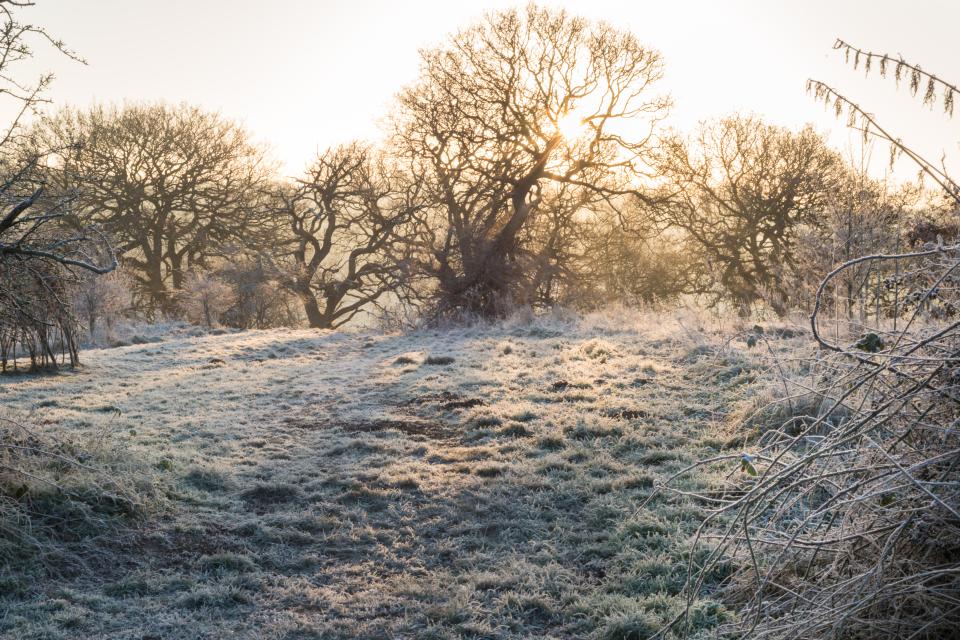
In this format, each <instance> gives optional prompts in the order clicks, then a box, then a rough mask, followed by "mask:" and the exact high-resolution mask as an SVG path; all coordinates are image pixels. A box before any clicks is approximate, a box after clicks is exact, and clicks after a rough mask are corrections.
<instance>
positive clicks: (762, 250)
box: [649, 116, 843, 311]
mask: <svg viewBox="0 0 960 640" xmlns="http://www.w3.org/2000/svg"><path fill="white" fill-rule="evenodd" d="M656 166H657V169H658V171H659V173H660V175H661V177H662V184H661V192H660V196H661V197H660V198H659V200H657V201H656V202H654V203H653V204H652V205H651V206H649V211H650V213H651V214H652V215H653V216H654V218H655V219H656V220H657V221H658V222H659V223H660V224H662V225H663V226H664V227H666V228H675V229H680V230H682V231H683V234H684V238H685V240H686V241H687V243H688V246H689V247H690V250H691V252H693V253H694V254H696V255H699V256H701V258H702V263H704V264H705V265H706V266H707V268H706V269H703V271H702V273H703V276H704V281H703V282H702V284H701V288H702V289H703V290H704V291H711V290H713V291H715V290H716V289H715V287H717V286H719V287H720V290H721V291H722V293H723V295H724V296H727V297H729V298H730V299H731V300H732V301H733V302H734V303H735V304H736V305H738V306H739V307H740V308H741V309H743V310H745V309H747V308H748V307H749V306H750V305H751V304H753V303H754V302H757V301H758V300H761V299H765V300H766V302H768V303H770V304H771V305H772V306H774V308H776V309H777V310H778V311H782V310H783V306H782V296H783V294H784V291H783V290H782V288H781V287H780V283H779V275H780V270H781V268H782V267H783V266H784V265H789V264H791V263H793V261H794V259H795V251H796V230H797V229H798V227H799V226H800V225H801V224H804V223H809V222H812V221H814V219H815V218H816V216H817V215H818V213H819V212H820V211H821V209H822V208H823V207H824V205H825V204H826V202H827V200H828V197H829V194H830V193H831V192H832V190H833V189H834V188H835V186H836V185H837V183H838V180H839V178H840V176H841V175H842V170H843V163H842V160H841V158H840V157H839V156H838V155H837V154H836V152H834V151H832V150H830V149H829V148H828V147H827V146H826V144H825V142H824V141H823V139H822V138H821V137H820V136H819V135H818V134H817V133H816V132H814V131H813V130H812V129H811V128H809V127H807V128H805V129H803V130H801V131H799V132H796V133H794V132H792V131H789V130H788V129H784V128H782V127H776V126H772V125H768V124H765V123H763V122H760V121H758V120H757V119H755V118H752V117H742V116H735V117H730V118H724V119H722V120H719V121H717V122H715V123H711V124H705V125H702V126H701V127H700V129H699V131H698V132H697V133H696V134H695V135H694V136H693V137H692V138H691V139H689V140H688V139H684V138H683V137H680V136H673V137H670V138H666V139H665V140H664V141H663V144H662V146H661V151H660V153H659V154H658V157H657V161H656Z"/></svg>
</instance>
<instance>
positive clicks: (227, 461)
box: [0, 322, 755, 640]
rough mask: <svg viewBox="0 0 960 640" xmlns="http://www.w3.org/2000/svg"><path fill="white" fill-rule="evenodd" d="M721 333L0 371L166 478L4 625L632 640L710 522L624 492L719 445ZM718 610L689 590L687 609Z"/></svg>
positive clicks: (547, 338) (700, 618) (1, 385)
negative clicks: (116, 541) (120, 534)
mask: <svg viewBox="0 0 960 640" xmlns="http://www.w3.org/2000/svg"><path fill="white" fill-rule="evenodd" d="M710 342H711V339H710V338H707V337H701V338H698V339H697V340H696V341H695V339H694V338H691V337H689V336H688V335H687V334H686V333H684V332H682V331H680V330H679V329H676V328H673V326H665V325H663V324H661V325H660V326H655V327H653V328H649V327H648V328H646V329H629V328H626V329H625V328H621V327H616V326H609V325H608V326H604V325H603V324H602V323H601V324H600V325H597V326H587V325H586V323H581V324H568V325H564V324H561V323H556V322H555V323H552V324H551V323H546V322H543V323H538V324H536V325H534V326H532V327H531V326H527V327H524V326H520V325H517V326H513V327H510V326H503V327H496V328H476V329H462V330H456V331H450V332H437V333H426V332H424V333H417V334H413V335H408V336H399V337H398V336H386V337H366V336H351V335H342V334H341V335H334V334H323V333H317V332H308V331H287V332H247V333H241V334H227V335H221V336H209V337H204V338H191V339H180V340H174V341H170V342H163V343H157V344H149V345H140V346H134V347H125V348H118V349H111V350H104V351H98V352H89V353H87V354H86V355H85V362H86V366H85V367H84V369H83V370H82V371H80V372H77V373H74V374H67V375H64V376H58V377H39V378H18V379H13V378H10V379H3V380H0V403H2V404H3V405H4V406H5V407H14V408H16V409H18V410H20V411H29V410H31V409H35V410H36V412H37V413H36V415H37V416H43V419H45V420H48V421H51V422H53V423H55V424H58V425H61V426H62V427H63V428H64V429H66V430H76V431H78V432H83V433H93V432H103V433H105V435H107V436H108V437H109V438H111V439H121V440H122V441H123V442H124V443H125V447H126V448H127V450H128V451H129V452H130V454H131V455H133V456H135V457H137V458H139V459H143V460H149V461H151V464H152V465H154V467H155V468H156V469H157V474H158V475H159V477H160V482H161V483H162V484H163V486H165V487H169V498H168V500H169V504H168V507H167V508H166V510H165V512H164V515H163V516H162V517H161V518H160V519H159V520H158V521H155V522H153V523H150V524H148V525H147V527H146V530H145V531H142V532H138V533H137V534H136V535H135V536H133V537H132V538H131V540H130V544H128V545H125V546H124V548H119V549H115V550H113V554H114V555H113V558H112V561H111V562H109V563H107V565H108V566H99V567H98V568H97V569H96V570H95V571H94V573H93V574H92V575H91V574H81V575H76V576H73V577H65V578H60V579H57V580H51V581H49V582H45V583H44V582H41V583H36V584H31V585H29V588H27V589H26V590H20V595H19V596H15V597H7V598H5V599H3V600H0V606H2V608H3V609H5V611H6V615H4V616H0V632H2V633H3V634H5V636H4V637H10V638H13V637H16V638H79V637H84V638H93V637H109V638H141V639H145V638H191V639H192V638H223V637H237V638H284V639H288V640H293V639H294V638H353V637H360V638H389V637H401V638H461V637H470V638H529V637H538V638H579V637H603V638H644V637H646V635H647V634H648V633H649V631H650V630H651V629H653V628H655V627H656V626H657V625H658V624H659V623H660V622H661V621H663V620H665V619H667V618H669V617H671V615H672V614H673V612H674V611H676V608H677V607H679V606H681V599H680V598H679V597H678V593H679V591H680V589H681V587H682V585H683V582H684V578H685V572H686V559H687V558H688V557H689V554H690V552H691V549H690V544H689V542H688V538H689V535H690V533H691V531H692V530H693V529H694V528H695V526H696V524H697V522H698V520H699V518H700V517H701V516H702V512H701V510H700V507H698V506H697V505H694V504H690V503H687V502H684V501H682V500H677V499H675V498H667V497H664V498H657V499H655V501H654V502H653V503H652V505H651V507H650V508H649V509H648V510H645V511H642V512H640V513H639V514H636V510H637V507H638V505H639V504H640V503H641V502H642V501H643V500H644V498H646V497H647V496H648V495H649V494H650V492H651V491H652V486H653V485H654V483H656V482H657V481H658V480H661V479H663V478H664V477H665V476H667V475H669V474H670V473H672V472H674V471H675V470H677V469H679V468H681V467H682V466H684V465H685V464H686V463H688V462H689V461H691V460H692V459H694V458H695V457H698V456H700V455H704V454H709V453H712V452H715V451H716V449H717V448H718V447H719V446H720V445H721V442H720V441H719V440H718V439H717V438H716V437H715V435H711V434H715V433H716V431H715V430H714V429H712V428H711V425H712V424H715V423H718V422H720V421H722V419H723V414H724V413H725V412H726V411H728V410H729V408H730V407H731V406H732V404H733V402H734V401H735V399H736V398H738V397H740V395H741V394H742V392H743V383H744V382H747V381H749V380H751V379H752V377H753V376H754V375H755V372H754V371H753V369H752V365H751V364H750V362H749V361H748V360H747V359H746V358H745V357H744V356H741V355H736V354H735V353H732V352H730V351H725V352H724V354H725V355H718V354H717V353H716V352H715V350H714V349H713V347H712V346H710V344H709V343H710ZM635 514H636V515H635ZM719 577H720V576H717V578H719ZM21 586H22V585H21ZM726 615H727V612H726V611H725V610H724V609H723V608H722V607H721V606H719V605H716V604H714V603H712V602H709V601H703V602H701V603H698V605H697V608H696V615H695V617H694V621H695V624H696V625H697V626H698V628H703V629H706V628H709V627H710V626H712V625H713V624H716V622H717V621H718V620H720V619H722V618H723V617H724V616H726Z"/></svg>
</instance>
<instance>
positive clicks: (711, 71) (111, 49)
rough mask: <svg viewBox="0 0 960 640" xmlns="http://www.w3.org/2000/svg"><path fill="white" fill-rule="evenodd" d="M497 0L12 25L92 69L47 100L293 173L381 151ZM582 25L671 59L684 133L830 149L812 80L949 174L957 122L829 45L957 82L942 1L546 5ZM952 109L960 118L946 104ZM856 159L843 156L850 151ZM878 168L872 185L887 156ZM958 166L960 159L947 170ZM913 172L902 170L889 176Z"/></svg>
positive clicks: (34, 13) (131, 15)
mask: <svg viewBox="0 0 960 640" xmlns="http://www.w3.org/2000/svg"><path fill="white" fill-rule="evenodd" d="M516 4H522V3H517V2H510V1H500V0H482V1H473V2H452V1H449V0H448V1H446V2H443V1H434V0H405V1H402V2H401V1H399V0H397V1H394V2H390V1H386V0H353V1H349V2H348V1H344V2H339V1H330V0H266V1H265V0H257V1H254V0H166V1H164V2H158V1H157V0H37V5H36V6H35V7H32V8H29V9H25V10H23V11H22V13H21V19H22V20H23V21H28V22H32V23H35V24H39V25H43V26H44V27H46V28H47V30H48V31H49V32H50V33H51V34H53V35H54V36H55V37H58V38H62V39H63V40H64V41H65V42H66V43H67V44H68V45H69V46H70V47H71V48H73V49H74V50H76V51H77V52H78V53H80V54H81V55H82V56H83V57H85V58H86V59H87V61H88V62H89V65H88V66H82V65H79V64H75V63H71V62H70V61H67V60H64V59H61V58H59V57H58V56H55V55H53V53H52V52H51V51H49V50H48V49H47V48H45V47H40V46H37V47H36V49H37V53H38V58H39V63H38V64H39V66H40V68H42V69H45V70H50V71H53V72H54V73H55V74H56V76H57V79H56V82H55V84H54V85H53V88H52V91H51V93H50V96H51V97H52V98H53V100H54V101H55V104H58V105H65V104H70V105H73V106H80V107H84V106H89V105H91V104H92V103H94V102H97V101H100V102H122V101H124V100H133V101H153V100H164V101H168V102H173V103H176V102H181V101H182V102H188V103H193V104H197V105H200V106H203V107H205V108H208V109H212V110H216V111H219V112H221V113H222V114H224V115H225V116H227V117H230V118H232V119H235V120H238V121H240V122H241V123H243V124H244V125H245V126H246V127H247V128H248V129H249V130H250V131H251V132H252V133H253V135H254V136H255V138H256V139H257V140H258V141H260V142H264V143H267V144H269V145H270V146H271V147H272V149H273V154H274V156H275V157H276V159H277V160H279V161H280V163H281V165H282V166H283V169H284V171H285V172H286V173H288V174H294V173H299V172H300V170H301V169H302V168H303V167H304V166H305V165H306V164H307V163H308V162H309V160H310V159H311V158H312V157H314V156H315V155H316V153H317V151H318V150H319V149H322V148H324V147H326V146H329V145H333V144H338V143H342V142H346V141H349V140H351V139H355V138H361V139H370V140H376V139H377V138H378V137H379V136H380V130H379V129H378V126H379V125H378V123H379V122H381V121H382V118H383V116H384V114H385V113H386V112H387V111H388V110H389V108H390V105H391V101H392V99H393V96H394V94H395V93H396V92H397V91H398V90H399V89H400V88H401V87H402V86H403V85H404V84H406V83H409V82H410V81H411V80H413V79H414V78H415V76H416V73H417V68H418V53H417V50H418V48H420V47H429V46H432V45H436V44H439V43H441V42H442V41H443V39H444V37H445V35H446V34H448V33H450V32H452V31H454V30H456V29H457V28H459V27H463V26H466V25H468V24H470V23H471V22H472V21H474V20H475V19H476V18H478V17H479V16H481V15H482V14H483V12H484V11H486V10H489V9H495V8H500V7H507V6H513V5H516ZM542 4H544V5H548V6H563V7H565V8H567V9H568V10H570V11H571V12H573V13H576V14H579V15H583V16H585V17H590V18H596V19H603V20H606V21H608V22H610V23H612V24H614V25H616V26H618V27H620V28H624V29H629V30H630V31H632V32H633V33H634V34H636V36H637V37H638V38H639V39H640V41H641V42H642V43H643V44H644V45H646V46H649V47H652V48H655V49H658V50H659V51H660V52H661V53H662V54H663V56H664V60H665V63H666V71H665V80H664V82H663V83H662V90H663V91H665V92H668V93H670V94H671V95H672V96H673V98H674V101H675V107H674V109H673V113H672V115H671V118H670V121H669V122H670V123H671V124H672V125H673V126H676V127H678V128H680V129H689V128H691V127H692V126H693V125H695V124H696V123H697V122H698V121H699V120H703V119H709V118H713V117H717V116H721V115H725V114H728V113H730V112H733V111H738V110H739V111H744V112H752V113H755V114H757V115H759V116H761V117H763V118H765V119H767V120H769V121H771V122H773V123H776V124H781V125H786V126H790V127H799V126H802V125H803V124H804V123H807V122H810V123H813V124H814V125H815V126H816V127H817V128H818V130H820V131H822V132H824V133H829V135H830V140H831V142H832V143H833V144H835V145H836V146H838V147H841V148H850V147H851V141H855V140H857V139H858V136H856V135H850V134H848V133H847V132H846V131H845V128H844V126H843V125H844V124H845V123H844V122H843V121H837V120H835V119H834V118H833V116H832V114H830V113H827V112H826V111H825V110H824V108H823V106H822V105H818V104H817V103H815V102H814V101H813V99H812V98H811V97H809V96H807V95H806V93H805V82H806V79H807V78H808V77H813V78H817V79H821V80H824V81H827V82H828V83H830V84H833V85H834V86H835V87H836V88H837V89H838V90H840V91H841V92H842V93H845V94H846V95H847V96H848V97H850V98H853V99H855V100H858V101H860V102H861V104H862V105H863V106H864V107H865V108H867V110H869V111H872V112H873V113H875V114H876V116H877V118H878V119H879V120H880V122H881V123H882V124H883V125H884V126H886V127H887V128H888V129H890V130H891V131H893V132H895V133H896V134H897V135H900V136H901V137H902V138H903V139H904V140H906V141H908V142H912V143H913V144H914V145H915V146H916V147H917V148H918V149H919V150H920V151H921V152H922V153H924V154H927V155H928V157H929V158H930V159H938V158H939V157H940V156H941V154H942V153H947V154H948V158H950V159H951V160H950V161H949V162H948V165H950V166H953V167H960V147H958V141H960V108H958V114H957V116H956V118H955V119H954V120H952V121H951V120H950V119H948V118H947V117H946V116H945V115H944V114H943V113H942V111H941V110H939V109H937V110H935V111H932V112H931V111H930V110H928V109H927V108H925V107H923V106H922V105H921V104H920V100H919V98H917V99H911V98H909V97H908V94H907V93H906V91H903V90H902V91H899V92H898V91H896V90H895V87H894V83H893V80H892V79H887V80H881V79H880V78H879V76H878V75H876V76H874V75H872V76H871V78H870V79H869V80H864V78H863V72H862V70H861V71H854V70H853V69H852V68H851V67H849V66H847V65H845V64H844V63H843V56H842V54H840V53H837V52H835V51H833V50H832V49H831V45H832V43H833V41H834V39H835V38H836V37H838V36H839V37H842V38H843V39H845V40H847V41H848V42H851V43H853V44H856V45H858V46H860V47H861V48H864V49H871V50H874V51H880V52H889V53H891V54H898V53H899V54H902V55H903V56H904V57H905V58H907V59H908V60H910V61H913V62H917V63H919V64H920V65H921V66H923V67H924V69H928V70H930V71H932V72H934V73H936V74H937V75H939V76H941V77H944V78H946V79H948V80H951V81H952V82H953V83H954V84H956V83H958V82H960V55H958V53H960V51H958V47H957V45H956V27H957V25H958V24H960V2H958V1H956V0H953V1H950V0H912V1H909V2H908V1H907V0H901V1H899V2H894V1H891V0H873V1H866V0H864V1H853V0H846V1H843V0H793V1H790V2H774V1H772V0H736V1H730V2H719V1H714V2H710V1H707V0H702V1H697V0H686V1H669V2H668V1H667V0H659V1H649V0H633V1H622V0H621V1H617V0H557V1H554V2H543V3H542ZM958 106H960V105H958ZM853 146H856V145H853ZM875 153H876V155H877V156H878V157H879V158H881V159H880V160H878V161H877V162H875V163H874V167H873V169H874V172H875V173H876V172H882V170H883V167H884V165H885V159H883V158H885V157H886V152H885V151H884V150H877V151H876V152H875ZM954 158H956V160H953V159H954ZM908 169H909V172H913V168H912V167H908V165H904V168H903V169H901V170H900V171H899V173H898V175H906V174H907V171H908Z"/></svg>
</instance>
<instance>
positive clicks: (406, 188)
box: [5, 6, 956, 331]
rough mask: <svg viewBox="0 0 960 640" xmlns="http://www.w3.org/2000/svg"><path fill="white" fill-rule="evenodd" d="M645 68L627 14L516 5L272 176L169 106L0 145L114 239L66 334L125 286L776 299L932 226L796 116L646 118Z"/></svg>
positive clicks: (211, 312)
mask: <svg viewBox="0 0 960 640" xmlns="http://www.w3.org/2000/svg"><path fill="white" fill-rule="evenodd" d="M662 74H663V63H662V60H661V58H660V55H659V54H658V53H657V52H656V51H653V50H651V49H648V48H645V47H643V46H642V45H641V44H640V43H639V42H638V41H637V39H636V38H635V37H634V36H633V35H631V34H629V33H627V32H623V31H620V30H617V29H615V28H613V27H611V26H609V25H607V24H603V23H599V24H597V23H591V22H588V21H585V20H582V19H579V18H576V17H572V16H569V15H567V14H566V13H563V12H557V11H551V10H546V9H540V8H537V7H535V6H529V7H527V8H525V9H520V10H511V11H505V12H501V13H496V14H491V15H489V16H488V17H487V18H486V19H485V20H484V21H482V22H480V23H479V24H477V25H475V26H473V27H471V28H469V29H466V30H464V31H461V32H459V33H457V34H455V35H454V36H452V37H451V38H450V39H449V41H448V42H447V43H446V44H445V45H443V46H441V47H439V48H437V49H434V50H429V51H426V52H424V53H423V60H422V66H421V72H420V76H419V79H418V80H417V81H416V82H415V83H413V84H412V85H411V86H409V87H407V88H405V89H404V90H403V91H402V92H401V93H400V94H399V96H398V99H397V101H396V104H395V107H394V109H393V111H392V113H391V114H390V117H389V124H388V132H387V133H388V135H387V136H386V138H385V140H384V141H383V142H382V143H380V144H377V145H370V144H364V143H360V142H356V143H351V144H347V145H343V146H340V147H336V148H333V149H329V150H327V151H325V152H323V153H322V154H320V156H319V157H318V158H317V159H316V160H315V161H314V162H313V163H312V164H311V165H310V166H309V167H308V168H307V169H306V171H305V172H304V173H303V175H301V176H300V177H298V178H296V179H284V178H282V177H281V176H280V175H279V173H278V171H277V169H276V167H275V166H274V165H273V164H272V163H271V162H270V160H269V155H268V152H267V150H266V149H264V148H262V147H260V146H258V145H256V144H255V143H253V142H252V141H251V138H250V136H249V134H248V133H247V132H246V131H245V130H244V129H243V128H242V127H240V126H238V125H237V124H236V123H233V122H231V121H229V120H227V119H225V118H223V117H221V116H220V115H217V114H215V113H209V112H205V111H203V110H200V109H198V108H195V107H192V106H188V105H166V104H127V105H124V106H96V107H93V108H91V109H85V110H78V109H64V110H61V111H60V112H58V113H54V114H53V115H50V116H49V117H46V118H43V119H42V120H40V121H39V122H37V123H36V124H35V125H33V126H32V128H31V129H30V130H29V131H28V132H27V133H26V134H25V135H24V136H22V139H20V140H19V141H18V144H16V145H7V146H6V147H5V149H6V152H7V155H8V156H10V158H9V159H8V163H9V164H10V165H11V166H17V167H29V172H28V173H29V175H28V176H25V178H24V179H25V180H26V181H27V182H29V183H30V184H36V185H42V187H43V189H44V193H45V194H46V197H54V198H59V200H58V202H61V203H63V204H62V205H58V206H64V207H68V208H69V212H70V214H71V215H72V216H74V217H75V218H76V220H77V221H78V224H81V225H83V226H84V228H93V229H98V230H100V231H102V233H103V234H104V236H105V237H106V238H108V239H109V241H110V242H111V244H112V246H113V247H114V249H115V251H116V253H117V255H118V256H119V258H120V263H121V265H122V267H121V270H120V273H119V274H117V275H112V276H108V277H103V276H100V275H91V276H88V277H85V278H82V282H81V283H80V284H79V285H77V286H75V287H74V289H75V293H74V294H73V295H74V300H75V303H76V306H75V308H76V309H77V310H78V311H79V313H80V317H81V319H82V320H83V322H84V324H85V325H87V328H88V330H91V331H92V330H93V329H94V328H95V327H96V325H97V323H98V319H99V318H101V317H102V316H106V315H109V313H112V312H116V310H118V309H125V308H128V307H131V308H133V309H134V310H135V312H136V313H138V314H141V315H142V316H143V317H146V318H148V319H156V318H159V317H169V316H182V315H186V316H188V317H190V318H191V319H193V320H194V321H197V322H202V323H205V324H218V323H221V324H227V325H231V326H236V327H242V328H267V327H273V326H280V325H292V324H308V325H309V326H311V327H318V328H337V327H340V326H343V325H344V324H346V323H348V322H350V321H351V320H354V319H357V318H358V317H361V316H366V317H368V318H370V317H377V316H379V317H381V318H384V319H393V320H396V319H398V318H404V319H406V318H417V319H420V320H435V319H439V318H445V317H459V316H463V315H480V316H496V315H501V314H503V313H506V312H507V311H508V310H510V309H511V308H513V307H516V306H534V307H548V306H552V305H563V306H567V307H573V308H592V307H597V306H601V305H606V304H610V303H621V304H626V305H637V304H649V303H657V302H670V301H673V300H676V299H677V298H679V297H680V296H685V295H695V296H698V297H699V298H700V299H701V300H703V301H705V302H708V303H710V304H715V305H726V306H728V307H730V308H733V309H735V310H737V311H738V312H740V313H741V314H744V315H746V314H750V313H751V312H755V311H758V310H763V311H769V312H773V313H777V314H781V315H782V314H785V313H787V312H789V311H790V310H791V309H795V308H806V307H807V305H808V304H809V301H810V299H811V297H812V293H813V291H814V289H815V288H816V285H817V283H818V282H819V280H820V278H821V277H822V275H823V274H824V273H825V272H826V271H828V270H829V269H830V268H831V267H832V266H833V265H834V264H836V263H837V262H840V261H842V260H845V259H849V258H850V257H853V256H857V255H862V254H869V253H884V252H892V251H897V250H900V249H904V248H906V247H908V246H910V245H916V244H922V243H923V242H931V241H936V238H937V236H938V235H939V236H940V237H944V236H954V235H956V225H955V224H953V223H951V222H949V219H950V218H949V215H948V214H949V209H948V207H946V206H941V205H939V204H938V203H937V202H935V201H933V200H931V199H930V197H929V196H927V195H926V194H925V193H924V192H923V191H922V190H921V189H919V188H903V187H897V188H895V187H892V186H891V185H889V184H886V183H883V182H880V181H877V180H873V179H870V178H869V177H867V176H866V175H865V174H864V173H863V172H862V171H858V170H857V169H855V168H854V167H852V166H851V165H850V163H848V162H846V161H845V160H844V159H843V158H842V156H841V155H840V154H839V153H837V152H836V151H835V150H833V149H831V148H830V147H829V146H828V145H827V144H826V143H825V141H824V140H823V139H822V137H821V136H820V135H818V134H817V133H816V132H815V131H814V130H812V129H811V128H805V129H803V130H800V131H792V130H788V129H785V128H782V127H777V126H774V125H770V124H767V123H764V122H762V121H760V120H758V119H757V118H754V117H747V116H739V115H735V116H731V117H726V118H721V119H718V120H716V121H712V122H707V123H704V124H702V125H701V126H700V128H699V129H698V130H697V131H695V132H694V133H692V134H691V135H681V134H678V133H676V132H673V131H670V130H667V129H665V128H664V127H663V126H662V120H663V118H664V117H665V116H666V115H667V113H668V110H669V107H670V104H669V100H668V99H667V98H665V97H664V96H662V95H661V94H660V93H658V90H657V82H658V80H660V79H661V76H662ZM844 277H845V278H846V281H845V282H844V283H843V287H842V289H843V288H845V289H844V291H843V295H840V294H838V295H835V296H834V298H833V300H831V301H829V302H828V304H830V305H833V306H834V307H835V310H836V311H838V312H842V313H844V314H847V315H848V316H850V317H853V316H854V315H858V314H859V315H860V316H861V317H865V316H866V315H869V314H874V315H879V314H889V313H896V311H895V308H896V307H897V305H899V304H901V299H902V297H903V296H902V295H901V291H900V289H899V281H897V280H896V278H897V277H898V275H897V274H893V276H892V277H893V280H891V274H886V273H883V274H880V273H877V272H876V271H875V270H870V269H867V268H865V269H864V270H862V271H859V272H858V271H856V270H852V271H851V273H850V274H845V275H844ZM903 295H905V294H903ZM118 298H123V299H124V300H126V299H127V298H129V303H124V304H120V303H118V302H117V299H118ZM891 308H893V309H894V311H891ZM111 310H112V311H111ZM945 312H951V313H952V310H949V309H947V310H945Z"/></svg>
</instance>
